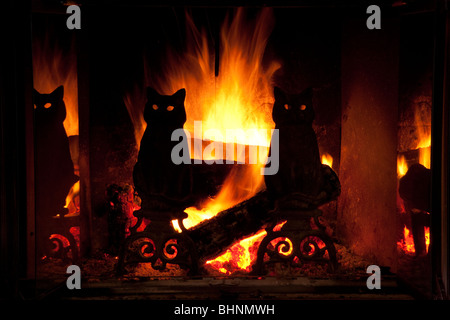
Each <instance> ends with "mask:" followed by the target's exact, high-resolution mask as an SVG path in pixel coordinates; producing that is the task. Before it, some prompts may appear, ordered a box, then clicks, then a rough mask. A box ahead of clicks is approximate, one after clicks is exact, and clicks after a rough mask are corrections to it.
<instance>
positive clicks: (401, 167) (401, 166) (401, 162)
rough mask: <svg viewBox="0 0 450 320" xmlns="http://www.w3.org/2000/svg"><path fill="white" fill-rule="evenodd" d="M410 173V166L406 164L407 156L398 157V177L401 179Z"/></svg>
mask: <svg viewBox="0 0 450 320" xmlns="http://www.w3.org/2000/svg"><path fill="white" fill-rule="evenodd" d="M407 171H408V165H407V164H406V158H405V156H399V157H397V176H398V177H399V178H401V177H403V176H404V175H405V174H406V172H407Z"/></svg>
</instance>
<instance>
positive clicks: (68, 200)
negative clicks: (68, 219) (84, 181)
mask: <svg viewBox="0 0 450 320" xmlns="http://www.w3.org/2000/svg"><path fill="white" fill-rule="evenodd" d="M79 193H80V181H79V180H78V181H77V182H75V184H74V185H73V186H72V188H70V191H69V193H68V194H67V197H66V204H65V206H64V208H69V204H70V203H71V202H72V199H73V198H74V197H75V196H77V195H78V194H79Z"/></svg>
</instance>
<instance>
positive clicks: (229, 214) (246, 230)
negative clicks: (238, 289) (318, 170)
mask: <svg viewBox="0 0 450 320" xmlns="http://www.w3.org/2000/svg"><path fill="white" fill-rule="evenodd" d="M322 177H323V180H324V182H325V183H324V185H323V187H322V192H321V193H320V195H319V196H318V197H314V198H312V197H307V196H306V195H303V196H301V195H300V196H297V197H289V198H290V199H291V201H295V202H296V203H297V207H299V206H301V207H302V208H303V210H312V208H317V207H319V206H321V205H324V204H326V203H328V202H330V201H333V200H335V199H336V198H337V197H338V196H339V194H340V190H341V188H340V183H339V179H338V177H337V175H336V173H335V172H334V171H333V170H332V169H331V168H330V167H329V166H327V165H322ZM294 198H295V199H294ZM279 209H280V208H279V207H278V205H277V206H276V207H275V202H274V201H273V200H272V199H271V197H269V193H268V191H261V192H259V193H257V194H256V195H255V196H254V197H252V198H250V199H248V200H246V201H244V202H241V203H239V204H238V205H236V206H234V207H232V208H229V209H227V210H224V211H222V212H220V213H218V214H217V215H216V216H215V217H213V218H211V219H208V220H206V221H203V222H202V223H200V224H198V225H196V226H195V227H193V228H191V229H188V230H186V233H187V235H188V236H189V237H190V238H191V239H192V240H193V241H194V242H195V244H196V248H197V251H198V256H199V257H200V259H202V260H208V259H210V258H214V257H217V256H219V255H220V254H222V253H223V252H225V251H226V250H227V249H228V248H229V247H230V246H231V245H233V244H234V243H236V242H238V241H240V240H243V239H244V238H247V237H249V236H252V235H254V234H255V233H257V232H258V231H261V230H262V229H265V228H267V227H268V226H269V225H272V224H273V223H274V222H275V221H277V220H278V219H280V214H279Z"/></svg>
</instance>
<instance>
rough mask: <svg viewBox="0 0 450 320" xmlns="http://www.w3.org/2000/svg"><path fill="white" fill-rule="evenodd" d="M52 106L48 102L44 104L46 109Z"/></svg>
mask: <svg viewBox="0 0 450 320" xmlns="http://www.w3.org/2000/svg"><path fill="white" fill-rule="evenodd" d="M51 106H52V104H51V103H50V102H47V103H46V104H44V108H45V109H48V108H50V107H51Z"/></svg>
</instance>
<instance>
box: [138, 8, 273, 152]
mask: <svg viewBox="0 0 450 320" xmlns="http://www.w3.org/2000/svg"><path fill="white" fill-rule="evenodd" d="M186 25H187V36H186V37H187V39H188V47H187V48H186V50H187V52H186V53H185V54H184V55H183V56H181V57H180V56H175V55H174V53H173V52H174V51H173V50H169V52H168V53H167V56H168V57H169V60H170V62H171V63H165V64H164V65H165V66H166V70H165V71H164V72H163V74H164V76H165V77H164V78H163V79H161V78H151V79H148V81H147V82H148V84H149V85H150V86H153V87H154V88H155V89H157V90H158V91H159V92H160V93H162V94H172V93H173V92H175V91H176V90H178V89H180V88H186V92H187V96H186V102H185V105H186V113H187V122H186V124H185V129H186V130H188V131H189V132H193V129H194V121H196V120H202V126H203V131H208V130H210V129H213V130H218V131H219V132H221V135H222V136H223V137H226V134H225V130H227V129H242V130H247V129H272V128H273V127H274V125H273V122H272V117H271V106H272V103H273V96H272V85H271V77H272V75H273V73H274V72H275V71H276V70H277V69H278V68H279V67H280V65H279V64H278V63H277V62H271V63H269V65H268V66H267V67H266V68H264V67H263V66H264V64H263V55H264V51H265V47H266V44H267V40H268V37H269V35H270V32H271V29H272V25H273V17H272V14H271V10H270V9H264V10H262V11H261V12H260V14H259V15H258V17H257V18H256V20H255V21H248V20H247V19H246V16H245V12H244V10H243V9H242V8H239V9H237V10H236V11H235V14H234V17H233V19H232V20H231V21H230V18H229V17H227V18H226V20H225V22H224V23H223V25H222V28H221V32H220V48H221V49H220V53H219V57H220V62H219V66H218V70H219V74H218V76H217V77H216V76H215V65H214V62H215V61H214V53H213V52H211V45H210V43H209V41H208V36H207V33H206V31H204V30H202V31H200V30H198V28H197V27H196V26H195V24H194V21H193V20H192V18H191V17H190V16H189V15H188V14H187V15H186ZM149 74H151V73H150V72H149ZM215 140H217V139H215ZM224 142H231V143H239V144H242V145H261V146H269V144H270V138H267V137H266V135H262V136H261V135H260V134H259V133H258V132H255V134H253V135H240V136H237V137H236V139H233V140H232V141H227V140H226V139H224Z"/></svg>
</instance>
